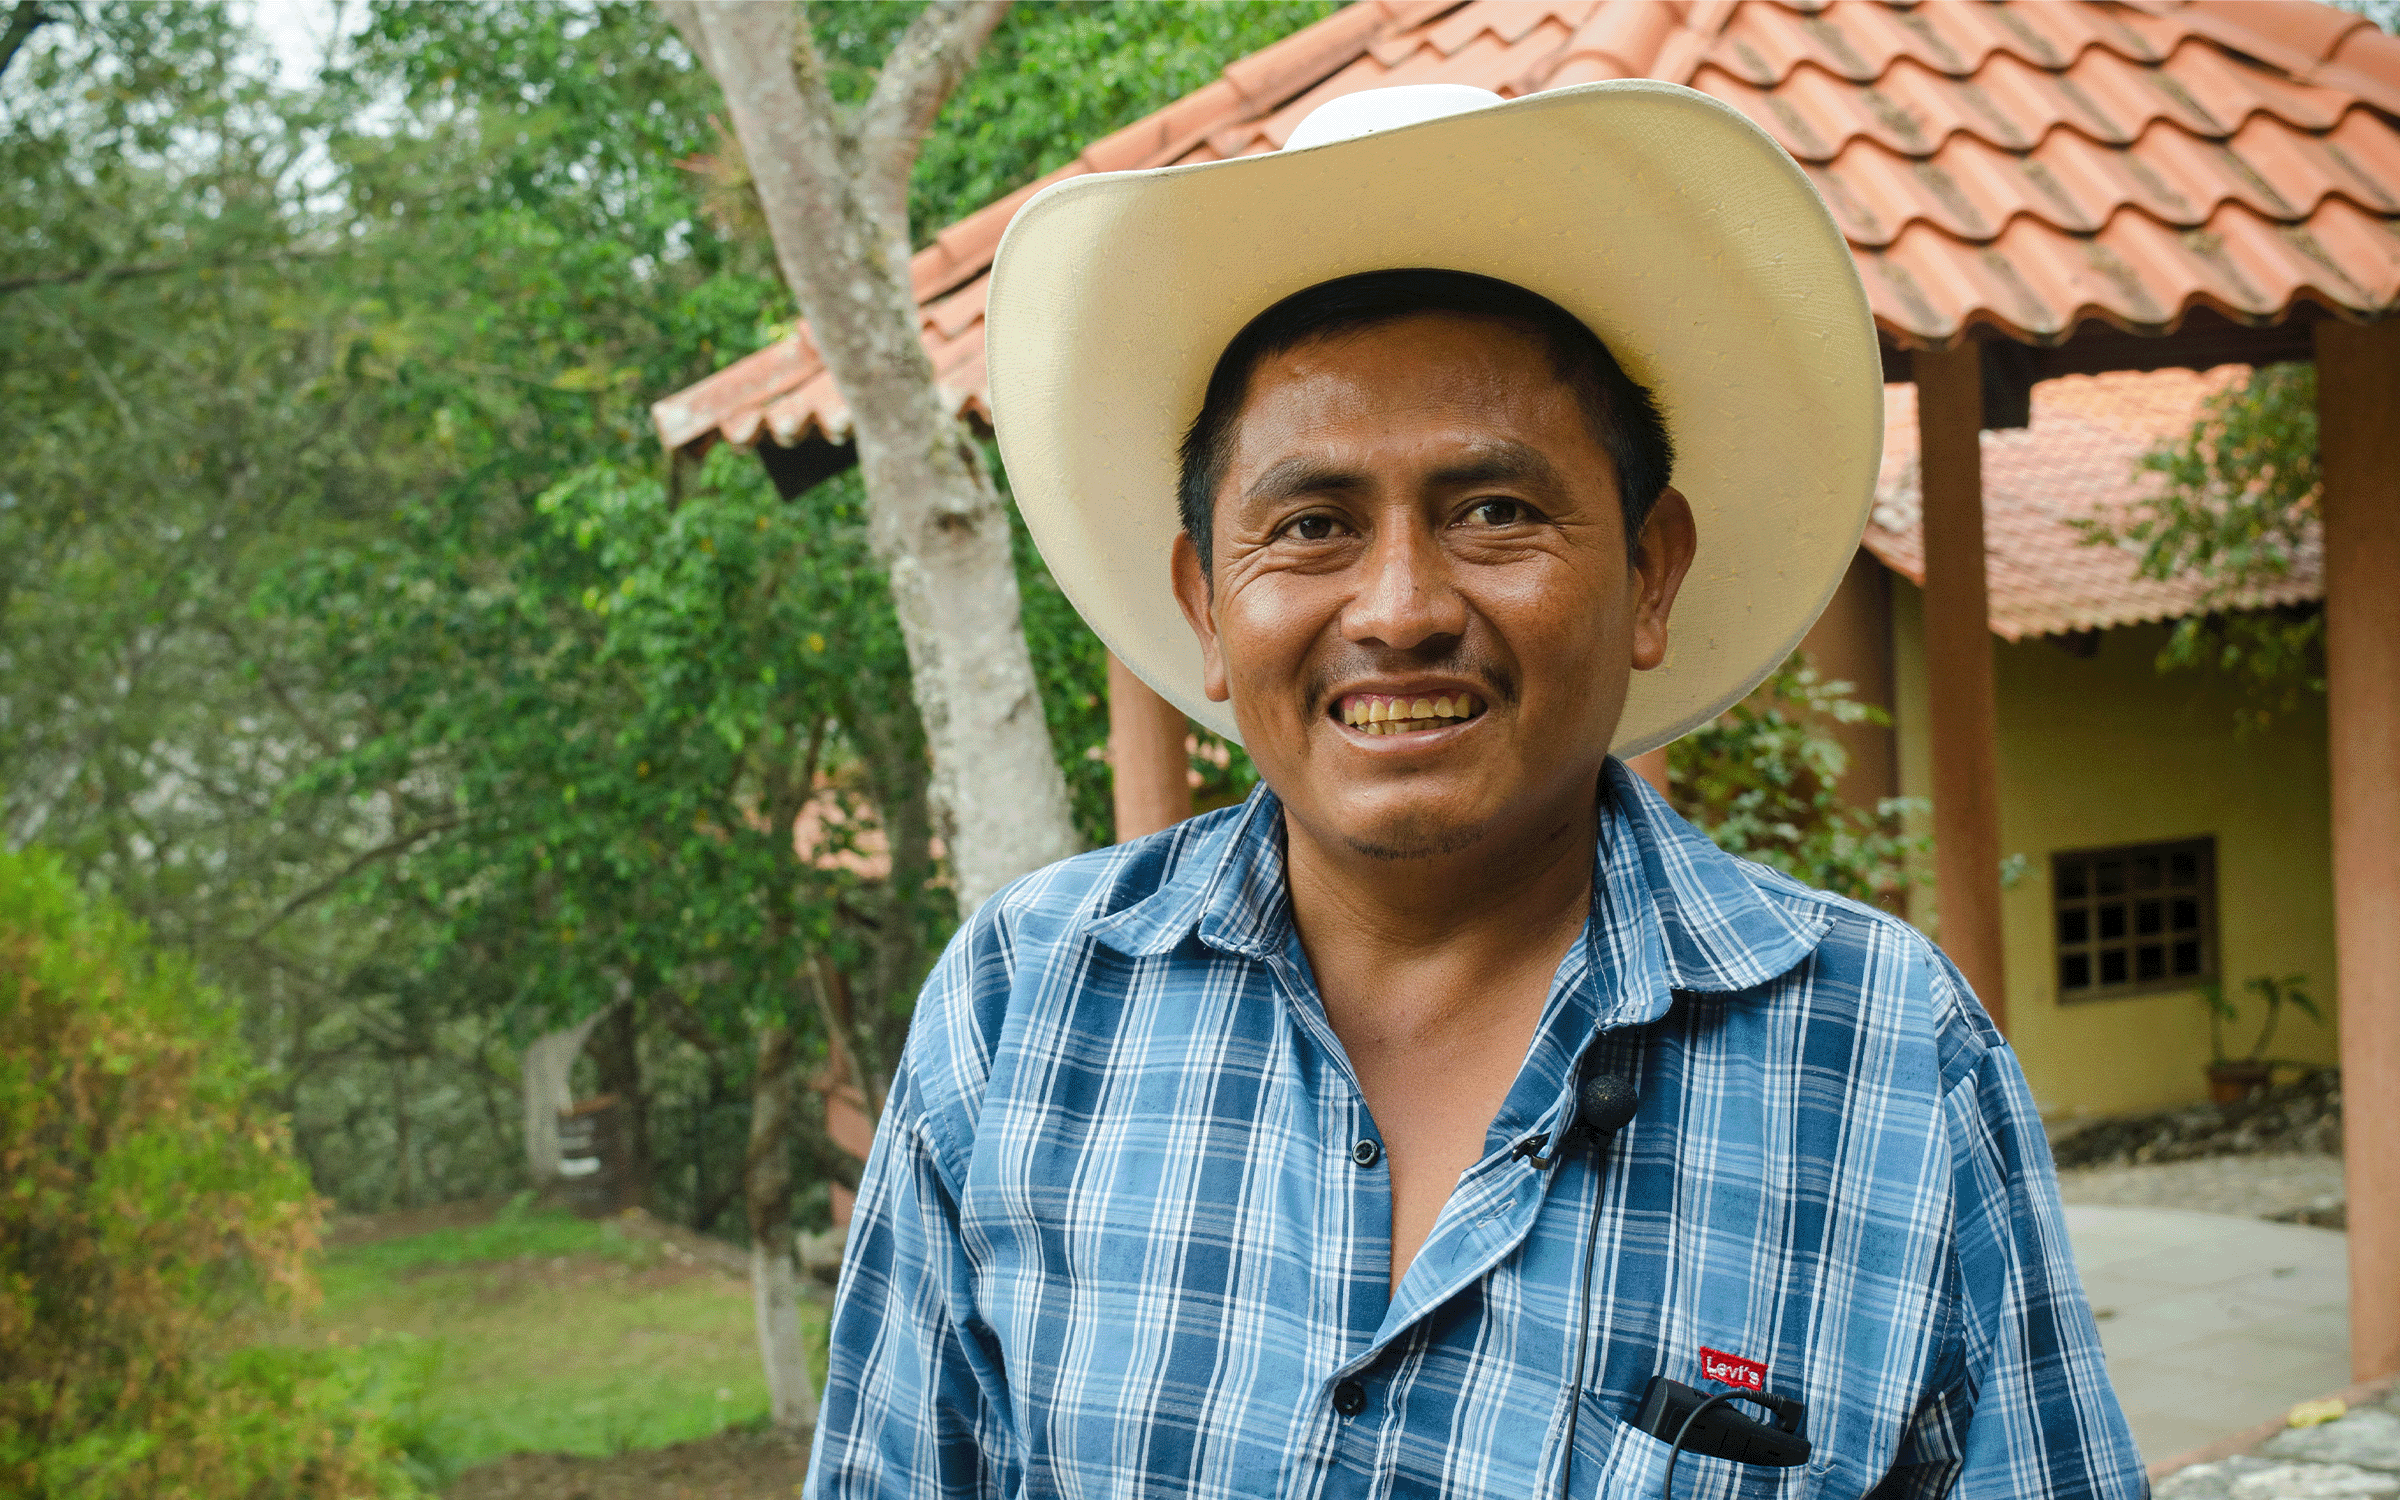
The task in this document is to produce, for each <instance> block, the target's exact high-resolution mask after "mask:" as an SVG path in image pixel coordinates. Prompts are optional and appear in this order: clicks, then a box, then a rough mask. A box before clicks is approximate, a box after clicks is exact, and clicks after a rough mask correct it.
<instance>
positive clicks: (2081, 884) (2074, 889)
mask: <svg viewBox="0 0 2400 1500" xmlns="http://www.w3.org/2000/svg"><path fill="white" fill-rule="evenodd" d="M2091 873H2092V867H2091V866H2089V865H2087V864H2085V863H2084V862H2083V861H2082V860H2080V859H2065V860H2060V861H2059V864H2058V894H2059V899H2061V900H2063V901H2076V900H2080V899H2082V898H2083V897H2084V896H2086V895H2088V894H2090V892H2091Z"/></svg>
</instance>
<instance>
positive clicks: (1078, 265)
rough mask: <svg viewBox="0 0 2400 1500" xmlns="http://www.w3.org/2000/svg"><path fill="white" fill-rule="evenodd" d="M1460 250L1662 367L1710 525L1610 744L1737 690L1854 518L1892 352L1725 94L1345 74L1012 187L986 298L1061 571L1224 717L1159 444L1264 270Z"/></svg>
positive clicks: (1154, 682) (1100, 617)
mask: <svg viewBox="0 0 2400 1500" xmlns="http://www.w3.org/2000/svg"><path fill="white" fill-rule="evenodd" d="M1402 267H1431V268H1439V269H1444V270H1455V271H1471V272H1477V273H1480V274H1482V275H1485V276H1491V277H1496V278H1498V279H1500V280H1502V281H1508V282H1514V283H1515V284H1517V285H1518V286H1521V287H1524V288H1525V289H1527V290H1529V291H1533V292H1538V293H1540V294H1541V295H1543V296H1545V297H1548V298H1549V299H1550V300H1551V301H1553V302H1556V303H1557V304H1558V305H1559V306H1561V307H1563V308H1565V309H1566V310H1567V311H1568V312H1570V313H1573V314H1574V315H1575V316H1577V317H1579V318H1581V319H1582V320H1583V321H1584V322H1585V323H1586V324H1588V325H1589V326H1590V327H1591V329H1592V331H1593V332H1594V333H1596V334H1598V335H1599V336H1600V338H1601V340H1602V341H1603V342H1605V343H1606V344H1607V345H1608V348H1609V351H1610V352H1611V353H1612V354H1614V355H1615V356H1616V358H1617V362H1618V363H1619V365H1621V366H1622V367H1623V368H1624V370H1625V373H1626V374H1627V375H1629V376H1631V377H1632V378H1633V379H1634V380H1635V381H1637V382H1639V383H1641V384H1642V385H1645V386H1647V387H1649V388H1650V390H1651V392H1652V394H1653V395H1654V396H1655V397H1656V398H1657V401H1658V403H1659V407H1660V410H1661V411H1662V412H1663V414H1664V415H1665V417H1666V422H1667V429H1668V432H1669V433H1670V434H1671V435H1672V437H1673V439H1674V443H1675V452H1676V464H1675V475H1674V484H1675V486H1676V488H1678V489H1679V490H1681V491H1682V492H1683V494H1684V495H1685V497H1686V498H1687V499H1689V500H1690V501H1691V505H1692V511H1693V515H1694V517H1695V519H1696V521H1697V523H1698V530H1699V554H1698V556H1697V557H1696V559H1695V560H1694V562H1693V565H1692V571H1691V574H1690V576H1689V577H1688V578H1687V580H1686V581H1685V583H1684V585H1683V592H1682V594H1681V595H1680V596H1679V597H1678V598H1677V600H1676V602H1675V612H1674V616H1673V619H1672V622H1671V626H1672V628H1671V633H1670V642H1671V644H1670V646H1669V649H1668V654H1667V659H1666V661H1665V663H1664V664H1663V665H1661V666H1660V667H1658V668H1657V669H1656V670H1654V671H1650V672H1640V673H1636V674H1635V675H1634V678H1633V685H1632V691H1631V693H1630V695H1629V696H1628V697H1627V700H1626V704H1625V713H1624V717H1623V719H1622V720H1621V722H1620V723H1619V725H1618V729H1617V735H1616V742H1615V744H1614V745H1613V746H1612V747H1611V748H1612V749H1614V750H1615V751H1616V752H1617V753H1618V754H1620V755H1633V754H1638V753H1639V752H1641V751H1644V750H1648V749H1652V748H1655V747H1656V746H1659V745H1663V744H1665V743H1667V742H1668V741H1669V740H1672V739H1674V738H1676V737H1677V736H1679V735H1682V734H1684V733H1686V732H1687V731H1689V730H1692V729H1694V728H1697V727H1698V726H1699V725H1701V724H1704V723H1706V722H1707V721H1708V720H1709V719H1711V718H1713V717H1715V716H1716V715H1717V714H1718V713H1721V712H1722V711H1724V709H1725V708H1727V707H1728V706H1729V705H1731V704H1732V703H1734V702H1735V701H1737V700H1738V699H1740V698H1741V697H1742V695H1743V694H1745V693H1747V692H1749V691H1750V689H1751V688H1753V687H1755V686H1757V685H1758V683H1759V681H1760V680H1761V679H1762V678H1764V677H1765V676H1766V675H1767V673H1769V672H1771V671H1773V670H1774V668H1775V666H1776V665H1777V664H1778V663H1779V662H1781V661H1782V660H1783V659H1784V657H1785V656H1787V655H1789V654H1790V653H1791V651H1792V650H1793V648H1794V647H1796V646H1797V645H1798V644H1799V642H1800V638H1801V636H1802V635H1803V634H1805V633H1806V632H1807V630H1808V627H1809V625H1810V624H1811V623H1812V622H1814V621H1815V619H1816V617H1817V614H1818V612H1819V611H1820V610H1822V609H1823V608H1824V606H1825V601H1826V600H1827V599H1829V598H1830V597H1832V594H1833V590H1834V587H1835V585H1837V584H1838V583H1840V581H1841V578H1842V574H1843V571H1844V570H1845V569H1846V568H1847V567H1848V566H1849V564H1850V558H1851V555H1852V553H1853V552H1854V551H1856V549H1857V547H1858V539H1859V534H1860V532H1861V531H1862V530H1863V529H1864V527H1865V525H1866V519H1867V511H1868V507H1869V505H1870V504H1871V503H1872V501H1873V498H1874V488H1875V476H1876V470H1877V466H1878V464H1879V462H1880V460H1881V457H1882V452H1883V373H1882V362H1881V359H1880V356H1879V355H1878V353H1877V350H1876V344H1875V328H1874V324H1873V322H1872V320H1871V318H1870V316H1869V313H1868V310H1867V298H1866V292H1865V289H1864V288H1863V287H1861V286H1860V284H1859V279H1858V271H1857V269H1856V267H1855V266H1854V265H1853V264H1852V262H1851V258H1850V251H1849V247H1848V246H1847V245H1846V244H1845V243H1844V241H1843V239H1842V234H1841V231H1840V230H1839V229H1837V228H1836V227H1835V226H1834V222H1833V218H1832V216H1831V215H1830V214H1829V213H1828V212H1827V211H1826V209H1825V205H1824V203H1823V202H1822V201H1821V200H1820V199H1819V198H1818V196H1817V194H1816V191H1815V189H1814V188H1812V187H1811V186H1810V185H1809V181H1808V179H1807V178H1806V177H1805V176H1804V175H1802V173H1801V171H1800V169H1799V167H1798V166H1796V165H1795V164H1794V163H1793V162H1792V159H1791V158H1790V157H1788V156H1786V155H1785V154H1784V153H1783V150H1782V148H1781V147H1779V146H1777V145H1776V144H1775V142H1774V141H1773V140H1771V139H1770V138H1769V137H1768V136H1767V134H1766V133H1765V132H1764V131H1762V130H1760V129H1759V128H1758V127H1757V126H1755V125H1753V124H1751V123H1750V122H1749V121H1748V120H1747V119H1744V118H1743V117H1742V116H1741V115H1740V114H1739V113H1737V112H1736V111H1734V110H1733V109H1731V108H1730V107H1728V106H1726V105H1724V104H1721V103H1719V102H1717V101H1716V100H1714V99H1711V98H1709V97H1708V96H1707V95H1705V94H1701V93H1696V92H1694V91H1693V90H1691V89H1687V88H1682V87H1679V86H1677V85H1674V84H1667V83H1655V82H1649V81H1646V80H1628V81H1619V82H1609V83H1594V84H1586V85H1583V86H1580V87H1576V88H1566V89H1557V90H1553V91H1550V92H1547V93H1541V94H1535V95H1532V96H1530V97H1527V98H1524V99H1518V100H1515V101H1512V102H1506V103H1504V102H1502V101H1501V100H1500V98H1499V97H1498V96H1497V95H1495V94H1490V93H1486V92H1485V91H1483V90H1481V89H1471V88H1464V87H1460V86H1457V85H1438V84H1428V85H1418V86H1414V87H1406V88H1391V89H1376V90H1370V91H1366V92H1363V93H1357V94H1351V95H1347V96H1344V97H1342V98H1339V99H1335V100H1332V101H1331V102H1329V103H1327V104H1325V105H1323V106H1322V107H1320V108H1318V109H1317V110H1315V111H1314V112H1313V113H1311V114H1310V115H1309V116H1308V118H1307V119H1305V120H1304V121H1302V122H1301V125H1300V127H1299V129H1298V130H1296V131H1295V132H1294V133H1293V135H1292V137H1291V139H1290V141H1289V142H1288V143H1286V145H1285V146H1284V148H1283V149H1282V150H1281V151H1278V152H1275V153H1274V154H1272V155H1267V156H1255V157H1245V158H1241V159H1238V160H1234V161H1225V162H1210V163H1205V164H1202V165H1196V166H1183V167H1164V168H1159V169H1156V170H1153V171H1146V172H1111V173H1102V174H1095V175H1092V176H1088V177H1077V178H1071V179H1069V180H1067V181H1065V182H1061V183H1058V184H1056V185H1054V186H1052V187H1050V188H1049V189H1047V190H1046V191H1044V192H1042V193H1041V194H1039V195H1037V196H1036V197H1035V198H1034V199H1033V200H1032V201H1031V202H1029V203H1027V204H1026V205H1025V207H1024V208H1023V209H1021V210H1019V211H1018V213H1017V216H1016V219H1015V221H1014V222H1013V223H1011V224H1010V225H1009V228H1008V233H1007V235H1006V237H1005V238H1004V239H1002V241H1001V243H1000V249H999V253H998V257H997V259H996V260H995V261H994V263H993V266H992V278H991V295H990V301H989V305H988V307H987V310H986V312H985V314H984V316H985V320H986V327H985V340H986V358H987V360H988V363H989V372H990V377H991V392H992V406H993V411H994V413H995V418H996V425H997V427H998V431H999V438H1000V452H1001V456H1002V458H1003V460H1004V461H1005V462H1006V464H1007V466H1008V477H1009V482H1010V484H1011V486H1012V487H1013V489H1014V490H1015V492H1016V497H1017V503H1018V505H1019V506H1020V507H1021V508H1022V510H1023V512H1024V515H1025V521H1026V525H1027V526H1028V527H1029V528H1031V530H1032V533H1033V538H1034V541H1035V542H1036V543H1037V544H1039V546H1040V547H1041V550H1042V556H1043V558H1044V560H1045V561H1047V562H1048V564H1049V566H1050V574H1051V576H1052V577H1053V578H1055V579H1057V580H1058V583H1059V586H1060V587H1061V588H1063V589H1065V590H1066V591H1067V597H1068V598H1070V599H1072V600H1073V601H1074V602H1075V607H1076V608H1077V609H1079V610H1081V611H1082V612H1083V617H1084V619H1085V620H1087V621H1089V622H1090V624H1091V627H1092V629H1093V630H1094V631H1095V632H1097V633H1098V634H1099V636H1100V638H1101V640H1103V641H1105V642H1106V643H1107V644H1108V647H1109V649H1110V650H1111V651H1114V652H1115V653H1116V654H1117V657H1118V659H1119V660H1121V661H1123V662H1124V663H1125V665H1126V666H1128V667H1130V668H1132V669H1133V671H1134V672H1135V673H1136V674H1137V675H1139V676H1140V677H1141V679H1142V680H1143V681H1144V682H1147V683H1149V684H1150V685H1151V686H1152V687H1153V688H1156V689H1157V690H1158V691H1159V692H1160V693H1161V694H1162V695H1164V696H1165V697H1166V698H1167V699H1168V700H1169V701H1171V702H1173V703H1174V704H1175V705H1176V706H1177V707H1179V708H1181V709H1182V710H1183V711H1184V712H1185V713H1187V714H1190V715H1191V716H1192V717H1193V718H1195V719H1197V720H1199V721H1200V722H1201V723H1203V724H1206V725H1207V726H1209V727H1210V728H1211V729H1214V730H1216V731H1217V732H1219V733H1220V734H1225V735H1228V736H1231V735H1233V734H1234V733H1235V730H1234V721H1233V714H1232V711H1231V708H1230V706H1229V705H1227V704H1222V703H1211V702H1209V701H1208V698H1207V695H1206V694H1205V693H1204V692H1203V690H1202V687H1201V664H1200V647H1199V645H1198V643H1197V642H1196V641H1194V640H1193V638H1192V633H1191V630H1190V627H1189V626H1188V625H1186V623H1185V622H1184V619H1183V616H1182V613H1181V612H1180V611H1179V610H1178V609H1177V608H1176V604H1175V598H1174V595H1173V593H1172V591H1171V589H1170V587H1169V584H1168V576H1169V575H1168V556H1169V549H1170V546H1171V544H1172V543H1173V540H1174V537H1175V532H1176V528H1177V524H1178V523H1177V519H1176V509H1175V491H1176V479H1177V473H1178V468H1177V445H1178V444H1179V443H1180V442H1181V441H1182V438H1183V434H1184V431H1185V429H1186V428H1187V427H1189V426H1190V425H1191V422H1192V419H1193V418H1194V417H1195V416H1196V415H1198V413H1199V410H1200V403H1201V398H1202V395H1203V394H1204V392H1205V391H1206V388H1207V385H1208V378H1209V373H1210V371H1211V370H1212V369H1213V368H1214V367H1215V365H1216V361H1217V357H1218V356H1219V355H1220V354H1221V353H1222V352H1223V351H1224V349H1225V346H1226V344H1227V343H1228V342H1230V341H1231V340H1232V338H1233V336H1234V335H1235V334H1236V333H1238V332H1239V331H1240V330H1241V328H1242V327H1243V325H1244V324H1246V323H1248V322H1249V321H1250V319H1251V318H1253V317H1255V316H1256V315H1257V314H1258V313H1260V312H1261V311H1263V310H1265V309H1266V308H1267V307H1268V306H1269V305H1271V304H1273V303H1274V302H1276V301H1278V300H1280V299H1281V298H1283V297H1285V296H1287V295H1289V294H1291V293H1293V292H1297V291H1300V290H1302V289H1303V288H1306V287H1310V286H1314V285H1316V284H1317V283H1319V282H1322V281H1330V280H1332V279H1334V278H1335V277H1338V276H1347V275H1351V274H1353V273H1355V272H1360V271H1376V270H1387V269H1396V268H1402Z"/></svg>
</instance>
